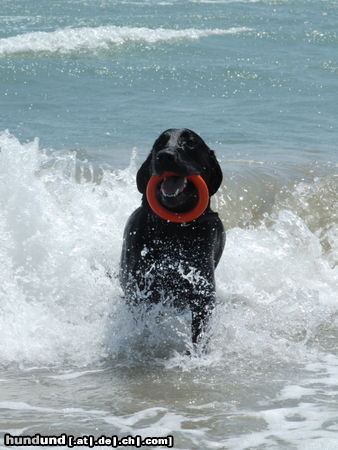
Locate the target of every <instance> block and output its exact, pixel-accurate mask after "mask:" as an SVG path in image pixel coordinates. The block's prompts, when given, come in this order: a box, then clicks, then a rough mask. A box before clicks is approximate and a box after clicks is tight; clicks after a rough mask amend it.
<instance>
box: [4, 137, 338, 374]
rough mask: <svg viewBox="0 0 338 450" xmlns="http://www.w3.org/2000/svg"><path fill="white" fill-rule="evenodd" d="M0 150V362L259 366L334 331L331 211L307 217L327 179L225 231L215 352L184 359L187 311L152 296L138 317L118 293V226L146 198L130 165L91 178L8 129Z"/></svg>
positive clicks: (71, 161) (304, 354) (68, 159)
mask: <svg viewBox="0 0 338 450" xmlns="http://www.w3.org/2000/svg"><path fill="white" fill-rule="evenodd" d="M0 149H1V152H0V207H1V211H2V214H1V216H0V240H1V246H0V274H1V284H0V297H1V301H0V363H10V362H19V363H26V364H28V365H29V366H32V365H33V366H39V365H46V364H53V365H60V364H62V365H63V364H65V363H71V364H75V365H78V366H84V365H87V364H94V363H95V364H97V363H98V362H100V361H101V360H106V358H107V357H110V358H114V359H115V360H116V362H117V364H130V363H132V364H134V363H135V362H136V361H138V362H141V363H144V362H145V361H146V360H147V359H149V358H155V359H156V358H157V359H158V358H160V359H161V358H162V361H163V363H164V364H166V365H167V366H168V367H173V366H175V365H178V366H180V367H186V368H187V369H189V368H191V367H192V366H194V365H195V366H201V365H202V366H203V365H214V364H216V365H218V364H221V365H226V366H227V370H229V371H230V370H239V368H240V367H241V366H243V365H244V366H247V365H254V366H255V367H257V368H259V370H263V369H262V368H263V367H264V365H270V364H272V363H274V362H276V363H278V362H279V361H281V360H282V361H293V360H294V359H295V358H296V359H297V360H298V361H301V360H307V358H309V357H310V358H311V354H312V352H315V351H317V350H316V348H317V347H316V346H317V344H318V345H319V346H322V345H324V346H325V345H326V344H325V339H326V338H325V333H323V332H322V330H321V327H322V326H323V324H325V327H326V328H325V330H327V328H328V327H329V328H330V327H333V328H332V329H335V326H336V325H335V322H334V314H335V313H337V310H338V306H337V289H336V287H337V279H338V278H337V277H338V266H335V264H336V262H335V259H334V255H336V251H337V235H336V233H335V232H334V226H335V225H334V218H333V216H332V220H331V222H332V223H329V222H330V218H329V216H328V217H326V223H325V224H324V225H323V223H322V222H321V221H318V222H316V221H315V220H314V218H315V216H316V214H315V212H316V211H317V209H316V208H322V209H323V211H327V208H329V205H330V202H332V199H331V197H330V195H332V194H333V193H334V192H336V191H335V189H334V186H333V183H334V182H336V181H337V180H336V179H335V178H332V179H330V180H331V181H330V183H331V184H330V183H328V182H327V181H325V179H323V180H317V181H316V183H315V184H313V183H312V184H311V183H309V184H308V185H305V183H304V182H303V183H300V184H298V185H297V186H296V188H295V189H293V190H292V191H290V199H289V200H288V201H287V202H284V203H283V202H280V203H279V204H278V202H277V203H276V205H275V210H274V209H273V210H272V212H271V214H269V215H268V216H267V217H266V218H265V219H264V220H263V221H262V222H261V223H260V224H259V225H256V226H255V227H254V226H251V227H246V228H239V227H233V228H231V229H229V230H228V233H227V243H226V247H225V252H224V255H223V257H222V260H221V262H220V265H219V267H218V268H217V270H216V281H217V295H218V298H219V302H218V306H217V310H216V314H214V316H213V319H212V333H211V339H210V352H209V353H208V355H206V356H204V357H199V356H197V357H196V358H195V357H193V358H188V357H185V356H182V355H184V350H185V348H186V347H187V346H188V347H189V343H190V339H191V338H190V329H189V326H190V325H189V315H184V314H182V315H177V313H175V312H172V313H171V312H170V311H167V310H165V309H164V308H162V306H161V305H159V306H158V307H157V310H156V308H154V311H152V312H147V313H146V314H145V315H144V317H147V320H144V321H142V320H141V319H140V320H139V321H138V322H137V323H136V322H135V321H134V318H133V315H132V313H131V312H130V311H129V310H128V308H127V307H126V306H125V302H124V300H123V299H121V289H120V287H119V284H118V281H117V278H116V275H117V273H118V268H119V258H120V251H121V245H122V235H123V228H124V224H125V222H126V220H127V218H128V216H129V215H130V213H131V212H132V211H133V210H134V209H135V208H136V207H137V206H138V205H139V204H140V194H139V193H138V191H137V189H136V186H135V173H136V168H135V166H134V163H132V164H131V166H130V167H128V168H127V169H125V170H122V171H109V170H104V171H103V172H102V173H103V178H102V180H101V181H100V183H97V182H95V181H94V176H91V174H92V170H91V169H90V167H88V166H86V171H84V172H83V173H85V174H86V177H84V176H81V170H80V169H79V165H81V164H80V163H79V162H77V161H76V157H75V154H63V155H59V156H55V155H54V156H48V155H47V154H45V153H44V152H42V151H41V150H39V145H38V141H37V140H35V141H34V142H31V143H27V144H23V145H22V144H20V142H19V141H18V140H17V139H16V138H15V137H13V136H12V135H10V134H9V133H8V132H2V133H0ZM311 186H312V188H311ZM318 195H320V199H321V201H320V202H319V200H318V198H319V197H318V198H317V197H316V196H318ZM292 199H293V200H292ZM297 199H298V200H297ZM291 200H292V201H291ZM311 203H313V205H312V207H311V208H312V209H311V208H310V207H309V208H310V209H308V210H307V209H306V206H305V205H306V204H308V205H310V206H311ZM219 204H220V205H221V204H222V202H221V201H219ZM299 205H300V206H299ZM230 207H231V205H230V204H229V203H226V202H225V204H224V206H223V208H226V209H228V208H230ZM302 208H303V209H302ZM306 211H307V212H306ZM331 212H332V213H333V211H331ZM222 214H223V212H222ZM328 214H329V213H328ZM328 224H330V227H328ZM322 227H324V228H325V230H326V231H327V230H329V231H330V240H329V241H328V240H327V239H326V238H325V239H324V241H323V236H325V232H324V231H323V230H322V229H321V228H322ZM323 245H324V247H325V246H328V245H329V246H330V251H328V250H327V249H326V250H325V249H324V247H323ZM107 273H109V274H110V275H111V278H110V277H108V276H107ZM138 315H141V316H142V314H141V313H140V311H139V312H138ZM149 323H152V326H151V327H149V326H147V324H149ZM327 332H328V331H326V333H327ZM175 351H177V354H176V356H173V357H172V355H173V352H175ZM121 355H122V356H121ZM121 358H122V359H121ZM76 376H78V373H77V372H76ZM62 377H64V378H65V379H68V378H69V379H71V378H72V375H71V374H70V375H69V374H65V375H62V376H61V378H62ZM74 377H75V375H74Z"/></svg>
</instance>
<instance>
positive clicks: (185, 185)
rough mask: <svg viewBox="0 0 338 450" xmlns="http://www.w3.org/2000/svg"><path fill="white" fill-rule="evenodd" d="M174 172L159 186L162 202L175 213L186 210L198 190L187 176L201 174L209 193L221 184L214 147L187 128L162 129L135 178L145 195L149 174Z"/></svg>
mask: <svg viewBox="0 0 338 450" xmlns="http://www.w3.org/2000/svg"><path fill="white" fill-rule="evenodd" d="M165 172H174V173H175V174H177V176H169V177H167V178H165V179H164V180H163V181H162V183H161V184H160V185H159V188H158V193H157V195H158V199H159V201H160V203H162V205H163V206H164V207H165V208H167V209H169V210H171V211H175V212H185V211H189V210H191V209H192V208H194V206H195V205H196V204H197V200H198V193H197V190H196V188H195V186H194V184H193V183H191V182H190V181H188V180H187V178H186V177H187V176H188V175H200V176H201V177H202V178H203V179H204V181H205V182H206V184H207V186H208V190H209V195H210V196H211V195H213V194H214V193H215V192H216V191H217V190H218V188H219V187H220V185H221V182H222V171H221V168H220V166H219V164H218V161H217V159H216V157H215V153H214V152H213V150H210V148H209V147H208V146H207V145H206V143H205V142H204V141H203V139H202V138H200V136H198V135H197V134H196V133H194V132H193V131H191V130H188V129H186V128H182V129H169V130H166V131H164V132H163V133H162V134H161V135H160V136H159V137H158V138H157V139H156V141H155V143H154V146H153V148H152V150H151V152H150V154H149V155H148V157H147V159H146V160H145V162H144V163H143V164H142V166H141V168H140V169H139V171H138V173H137V177H136V182H137V188H138V190H139V191H140V192H141V193H142V194H144V193H145V190H146V187H147V184H148V181H149V179H150V177H151V176H152V175H162V174H163V173H165Z"/></svg>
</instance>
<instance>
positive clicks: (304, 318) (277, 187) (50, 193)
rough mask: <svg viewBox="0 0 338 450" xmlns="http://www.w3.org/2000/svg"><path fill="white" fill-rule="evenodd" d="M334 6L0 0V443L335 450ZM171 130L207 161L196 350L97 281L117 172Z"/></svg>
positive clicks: (114, 227) (125, 203)
mask: <svg viewBox="0 0 338 450" xmlns="http://www.w3.org/2000/svg"><path fill="white" fill-rule="evenodd" d="M337 13H338V2H337V0H325V1H324V0H322V1H320V0H316V1H312V0H306V1H305V0H297V1H296V0H251V1H250V0H243V1H230V0H191V1H189V0H144V1H141V0H139V1H138V0H133V1H132V0H131V1H128V0H55V1H49V0H30V1H27V0H0V439H2V436H3V434H4V433H6V432H10V433H11V434H12V435H19V434H22V435H27V434H30V435H34V434H36V433H40V434H42V435H51V434H52V435H59V434H61V433H68V434H72V435H74V436H80V435H81V434H85V435H87V434H93V435H95V436H96V437H98V436H100V435H102V434H106V435H107V436H109V435H113V434H117V435H118V436H119V437H122V436H127V435H137V434H139V435H141V436H143V437H145V436H166V435H169V434H170V435H173V436H174V443H175V445H174V448H179V449H201V450H206V449H231V450H232V449H233V450H240V449H243V450H244V449H257V450H258V449H270V448H273V449H300V450H308V449H320V450H322V449H334V450H336V449H337V447H338V426H337V424H338V422H337V416H338V408H337V405H338V394H337V385H338V346H337V342H338V297H337V292H338V264H337V262H338V223H337V211H338V195H337V192H338V174H337V167H338V158H337V155H338V153H337V141H338V139H337V130H336V127H337V124H336V122H337V113H338V101H337V100H338V51H337V50H338V45H337V44H338V14H337ZM170 127H188V128H191V129H193V130H194V131H196V132H197V133H199V134H200V135H201V136H202V137H203V138H204V139H205V141H206V142H207V144H208V145H209V146H210V147H212V148H214V149H215V150H216V154H217V156H218V159H219V160H220V163H221V166H222V169H223V173H224V181H223V185H222V187H221V189H220V191H219V192H218V193H217V195H216V196H215V198H214V199H213V200H212V203H213V207H214V209H215V210H217V211H218V213H219V215H220V217H221V219H222V221H223V223H224V226H225V228H226V230H227V242H226V247H225V251H224V254H223V256H222V259H221V261H220V263H219V266H218V268H217V270H216V274H215V275H216V284H217V306H216V311H215V314H214V315H213V318H212V324H211V329H210V332H209V335H208V339H209V346H208V351H207V353H206V354H199V353H198V352H194V351H193V350H192V349H191V336H190V322H189V316H187V315H184V314H182V315H181V314H178V313H177V311H171V310H168V309H166V308H164V307H163V306H161V305H160V306H159V307H158V310H154V311H149V314H147V315H146V316H145V318H143V319H142V318H139V320H138V321H135V316H132V315H131V313H130V311H129V309H128V308H127V307H126V304H125V301H124V299H123V298H121V289H120V286H119V283H118V280H117V273H118V271H119V258H120V252H121V246H122V234H123V228H124V226H125V223H126V221H127V219H128V217H129V215H130V214H131V213H132V211H133V210H134V209H135V208H136V207H138V206H139V204H140V201H141V196H140V194H139V193H138V191H137V189H136V186H135V175H136V171H137V168H138V167H139V165H140V163H141V162H142V161H143V159H144V158H145V156H146V155H147V153H148V151H149V150H150V148H151V146H152V144H153V142H154V140H155V139H156V137H157V136H158V135H159V133H160V132H162V131H163V130H165V129H167V128H170ZM192 245H194V243H192ZM107 273H109V274H110V275H111V276H110V277H108V276H107ZM188 349H190V351H191V352H192V356H187V355H186V350H188ZM0 445H2V441H1V444H0ZM32 448H33V447H32ZM34 448H38V447H34ZM41 448H42V447H41ZM102 448H103V447H102Z"/></svg>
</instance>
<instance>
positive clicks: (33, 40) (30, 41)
mask: <svg viewBox="0 0 338 450" xmlns="http://www.w3.org/2000/svg"><path fill="white" fill-rule="evenodd" d="M243 31H248V29H247V28H240V27H238V28H229V29H228V30H218V29H215V30H196V29H193V28H192V29H186V30H167V29H163V28H158V29H155V30H153V29H149V28H144V27H143V28H132V27H114V26H107V27H96V28H86V27H85V28H75V29H65V30H57V31H53V32H49V33H47V32H42V31H40V32H35V33H26V34H22V35H19V36H14V37H10V38H5V39H0V55H10V54H15V53H23V52H33V53H35V52H50V53H53V52H60V53H70V52H74V51H76V50H87V51H89V50H96V49H108V48H109V45H112V44H113V45H114V44H115V45H122V44H125V43H128V42H139V41H141V42H142V41H143V42H148V43H152V44H153V43H155V42H158V41H171V40H178V39H199V38H202V37H207V36H217V35H218V36H222V35H225V34H234V33H241V32H243Z"/></svg>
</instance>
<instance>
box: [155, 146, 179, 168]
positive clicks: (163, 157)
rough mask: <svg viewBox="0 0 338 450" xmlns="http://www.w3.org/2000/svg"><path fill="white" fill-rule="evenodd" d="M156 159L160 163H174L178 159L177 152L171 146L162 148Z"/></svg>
mask: <svg viewBox="0 0 338 450" xmlns="http://www.w3.org/2000/svg"><path fill="white" fill-rule="evenodd" d="M156 160H157V161H158V162H160V163H163V164H165V163H173V162H176V161H177V152H176V150H174V149H171V148H165V149H164V150H160V151H159V152H158V153H157V155H156Z"/></svg>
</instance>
